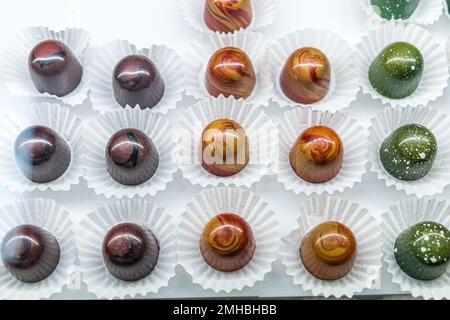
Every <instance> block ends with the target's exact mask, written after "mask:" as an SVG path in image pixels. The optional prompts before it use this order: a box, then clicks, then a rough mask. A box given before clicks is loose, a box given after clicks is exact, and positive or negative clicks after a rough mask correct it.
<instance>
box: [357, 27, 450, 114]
mask: <svg viewBox="0 0 450 320" xmlns="http://www.w3.org/2000/svg"><path fill="white" fill-rule="evenodd" d="M399 41H403V42H408V43H410V44H412V45H414V46H416V47H417V48H418V49H419V50H420V52H421V53H422V55H423V58H424V71H423V75H422V79H421V81H420V84H419V87H418V88H417V90H416V91H415V92H414V93H413V94H412V95H410V96H409V97H406V98H403V99H390V98H387V97H384V96H382V95H381V94H379V93H377V92H376V91H375V89H373V87H372V85H371V83H370V81H369V68H370V66H371V64H372V62H373V61H374V60H375V58H376V57H377V56H378V54H379V53H380V52H381V51H382V50H383V49H385V48H386V47H387V46H388V45H390V44H392V43H395V42H399ZM445 50H446V49H445V47H444V46H442V45H441V44H439V43H438V42H437V41H436V39H434V38H433V36H432V35H431V34H430V33H429V32H428V31H427V30H425V29H423V28H421V27H418V26H416V25H410V24H387V25H384V26H382V27H380V28H378V29H376V30H374V31H371V32H370V33H369V35H367V36H365V37H363V39H362V41H361V42H360V43H359V44H358V45H357V50H356V54H355V58H356V59H355V60H356V67H357V71H358V74H357V77H358V81H359V83H360V86H361V87H362V90H363V93H365V94H369V95H371V96H372V97H373V98H374V99H377V100H381V102H382V103H383V104H385V105H390V106H392V107H406V106H419V105H427V104H428V103H429V102H431V101H434V100H436V99H437V98H439V97H441V96H442V95H443V94H444V89H445V88H446V87H447V80H448V77H449V71H448V60H447V54H446V53H445Z"/></svg>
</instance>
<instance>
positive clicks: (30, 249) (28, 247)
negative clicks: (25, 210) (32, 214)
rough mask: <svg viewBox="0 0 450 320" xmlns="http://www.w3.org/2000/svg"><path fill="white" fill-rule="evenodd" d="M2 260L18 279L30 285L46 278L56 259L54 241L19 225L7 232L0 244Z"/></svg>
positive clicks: (30, 228)
mask: <svg viewBox="0 0 450 320" xmlns="http://www.w3.org/2000/svg"><path fill="white" fill-rule="evenodd" d="M1 251H2V260H3V264H4V265H5V267H6V269H8V271H9V272H11V274H12V275H13V276H14V277H15V278H17V279H18V280H20V281H22V282H26V283H34V282H39V281H42V280H44V279H46V278H48V277H49V276H50V275H51V274H52V273H53V272H54V271H55V269H56V267H57V266H58V263H59V259H60V248H59V244H58V241H57V240H56V238H55V237H54V236H53V235H52V234H50V233H49V232H47V231H45V230H43V229H41V228H39V227H35V226H31V225H23V226H19V227H16V228H14V229H13V230H11V231H9V232H8V233H7V234H6V236H5V237H4V239H3V241H2V248H1Z"/></svg>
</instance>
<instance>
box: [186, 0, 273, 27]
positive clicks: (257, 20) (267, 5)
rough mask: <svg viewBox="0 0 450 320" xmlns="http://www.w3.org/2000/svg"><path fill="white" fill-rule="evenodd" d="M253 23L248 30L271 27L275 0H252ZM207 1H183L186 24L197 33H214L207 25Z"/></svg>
mask: <svg viewBox="0 0 450 320" xmlns="http://www.w3.org/2000/svg"><path fill="white" fill-rule="evenodd" d="M251 3H252V9H253V21H252V23H251V24H250V25H249V26H248V28H247V29H246V30H252V31H254V30H259V29H263V28H266V27H269V26H270V25H272V24H273V22H274V21H275V16H276V5H275V1H273V0H251ZM205 4H206V0H181V1H180V8H181V13H182V14H183V16H184V19H185V20H186V22H187V23H188V24H189V25H190V26H191V27H192V28H193V29H194V30H196V31H199V32H213V31H212V30H211V29H209V28H208V26H207V25H206V23H205V19H204V12H205Z"/></svg>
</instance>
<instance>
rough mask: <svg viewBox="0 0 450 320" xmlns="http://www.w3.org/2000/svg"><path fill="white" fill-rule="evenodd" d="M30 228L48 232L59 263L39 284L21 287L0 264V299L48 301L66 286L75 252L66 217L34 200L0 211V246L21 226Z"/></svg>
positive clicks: (48, 204) (58, 209) (49, 202)
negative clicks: (55, 242)
mask: <svg viewBox="0 0 450 320" xmlns="http://www.w3.org/2000/svg"><path fill="white" fill-rule="evenodd" d="M26 224H29V225H34V226H36V227H40V228H42V229H44V230H46V231H48V232H50V233H51V234H52V235H53V236H54V237H55V238H56V239H57V240H58V243H59V246H60V250H61V251H60V254H61V256H60V261H59V264H58V266H57V268H56V269H55V271H54V272H53V273H52V274H51V275H50V276H49V277H48V278H47V279H44V280H43V281H40V282H37V283H23V282H21V281H19V280H17V279H16V278H14V277H13V276H12V275H11V274H10V273H9V271H8V270H7V269H6V268H5V267H4V265H3V263H2V262H1V261H0V299H7V300H13V299H14V300H37V299H47V298H50V296H51V295H53V294H54V293H59V292H61V291H62V289H63V287H64V286H65V285H66V284H68V283H69V282H70V277H71V268H73V267H74V266H75V260H76V258H77V249H76V246H75V234H74V232H73V224H72V222H71V221H70V219H69V213H68V212H67V211H66V210H65V209H64V208H63V207H62V206H60V205H59V204H57V203H56V202H54V201H53V200H44V199H34V200H27V201H22V202H18V203H15V204H12V205H6V206H4V207H2V208H0V242H1V241H2V240H3V238H4V236H5V235H6V234H7V233H8V232H9V231H11V230H12V229H14V228H15V227H18V226H22V225H26Z"/></svg>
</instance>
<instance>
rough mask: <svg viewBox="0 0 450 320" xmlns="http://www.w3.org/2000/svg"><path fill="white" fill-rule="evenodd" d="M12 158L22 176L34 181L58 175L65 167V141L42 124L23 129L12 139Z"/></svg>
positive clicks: (67, 161)
mask: <svg viewBox="0 0 450 320" xmlns="http://www.w3.org/2000/svg"><path fill="white" fill-rule="evenodd" d="M15 155H16V161H17V164H18V166H19V169H20V171H21V172H22V173H23V174H24V176H25V177H26V178H27V179H29V180H31V181H32V182H35V183H49V182H52V181H55V180H57V179H59V178H60V177H61V176H62V175H63V174H64V173H65V172H66V171H67V169H68V168H69V165H70V161H71V151H70V146H69V145H68V143H67V142H66V141H65V140H64V139H63V138H62V137H61V136H60V135H59V134H58V133H56V132H55V131H53V130H52V129H50V128H47V127H42V126H33V127H30V128H28V129H25V130H24V131H22V133H20V135H19V136H18V137H17V140H16V143H15Z"/></svg>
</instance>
